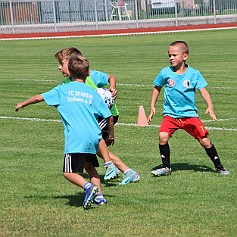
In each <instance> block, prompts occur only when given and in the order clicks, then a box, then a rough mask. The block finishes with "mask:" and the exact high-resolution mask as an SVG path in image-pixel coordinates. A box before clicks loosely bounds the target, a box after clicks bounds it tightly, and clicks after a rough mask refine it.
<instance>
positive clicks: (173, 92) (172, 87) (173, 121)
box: [148, 41, 230, 176]
mask: <svg viewBox="0 0 237 237" xmlns="http://www.w3.org/2000/svg"><path fill="white" fill-rule="evenodd" d="M188 54H189V49H188V45H187V44H186V42H184V41H175V42H173V43H171V44H170V46H169V48H168V55H169V60H170V64H171V66H170V67H166V68H163V69H162V70H161V71H160V73H159V74H158V76H157V77H156V78H155V80H154V84H155V87H154V89H153V91H152V98H151V104H150V114H149V116H148V122H150V121H151V120H152V117H153V115H154V114H155V112H156V110H155V104H156V101H157V99H158V96H159V94H160V91H161V88H162V87H163V86H164V87H165V89H164V106H163V114H164V118H163V121H162V123H161V126H160V131H159V149H160V155H161V159H162V165H159V166H156V167H154V168H153V169H152V171H151V173H152V174H153V175H156V176H162V175H170V174H171V168H170V147H169V144H168V141H169V139H170V138H171V137H172V135H173V134H174V132H175V131H177V130H178V129H183V130H185V131H186V132H187V133H189V134H190V135H191V136H193V137H194V138H195V139H197V140H198V141H199V143H200V144H201V146H202V147H203V148H204V149H205V151H206V153H207V155H208V156H209V157H210V159H211V161H212V162H213V164H214V166H215V169H216V171H217V172H218V173H219V174H221V175H228V174H229V173H230V172H229V171H228V170H226V169H225V168H224V167H223V165H222V164H221V161H220V158H219V156H218V154H217V151H216V148H215V146H214V145H213V144H212V143H211V141H210V139H209V137H208V132H207V130H206V128H205V127H204V125H203V123H202V122H201V120H200V119H199V116H198V114H197V108H196V106H195V90H196V89H198V90H199V91H200V93H201V96H202V98H203V99H204V101H205V102H206V104H207V109H206V114H208V113H209V114H210V117H211V118H212V119H214V120H216V115H215V113H214V109H213V104H212V100H211V97H210V95H209V93H208V91H207V89H206V87H207V82H206V81H205V79H204V78H203V76H202V74H201V73H200V72H199V71H198V70H196V69H194V68H192V67H190V66H189V65H187V64H186V60H187V59H188Z"/></svg>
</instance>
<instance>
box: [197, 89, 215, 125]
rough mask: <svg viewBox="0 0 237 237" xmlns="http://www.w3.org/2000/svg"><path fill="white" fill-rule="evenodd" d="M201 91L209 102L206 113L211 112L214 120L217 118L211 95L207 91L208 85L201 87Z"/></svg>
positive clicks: (207, 102)
mask: <svg viewBox="0 0 237 237" xmlns="http://www.w3.org/2000/svg"><path fill="white" fill-rule="evenodd" d="M200 93H201V95H202V98H203V99H204V100H205V102H206V104H207V109H206V112H205V114H210V117H211V118H212V119H213V120H216V115H215V112H214V108H213V104H212V100H211V96H210V94H209V92H208V91H207V89H206V87H204V88H202V89H200Z"/></svg>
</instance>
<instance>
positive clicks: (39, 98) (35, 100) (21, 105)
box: [15, 94, 44, 112]
mask: <svg viewBox="0 0 237 237" xmlns="http://www.w3.org/2000/svg"><path fill="white" fill-rule="evenodd" d="M43 100H44V99H43V97H42V96H41V95H40V94H37V95H34V96H32V97H30V98H29V99H27V100H25V101H23V102H20V103H18V104H17V105H16V107H15V111H16V112H17V111H19V109H21V108H24V107H26V106H27V105H30V104H36V103H39V102H41V101H43Z"/></svg>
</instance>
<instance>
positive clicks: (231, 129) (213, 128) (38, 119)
mask: <svg viewBox="0 0 237 237" xmlns="http://www.w3.org/2000/svg"><path fill="white" fill-rule="evenodd" d="M0 119H14V120H25V121H35V122H57V123H60V122H61V120H59V119H40V118H21V117H11V116H0ZM236 119H237V118H230V119H218V120H217V121H214V120H202V122H205V123H209V122H218V121H230V120H236ZM116 126H128V127H137V124H135V123H116ZM148 127H157V128H159V127H160V125H156V124H150V125H148ZM206 128H207V129H208V130H218V131H237V128H219V127H206Z"/></svg>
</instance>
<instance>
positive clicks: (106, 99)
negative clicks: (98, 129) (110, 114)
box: [96, 88, 114, 109]
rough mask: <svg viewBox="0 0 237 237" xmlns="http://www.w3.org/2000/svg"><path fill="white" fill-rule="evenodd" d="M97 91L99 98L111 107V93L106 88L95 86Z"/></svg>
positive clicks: (112, 103)
mask: <svg viewBox="0 0 237 237" xmlns="http://www.w3.org/2000/svg"><path fill="white" fill-rule="evenodd" d="M96 91H97V93H98V94H99V95H100V96H101V98H102V99H103V100H104V102H105V104H106V105H107V106H108V108H109V109H111V108H112V106H113V105H114V98H113V96H112V93H111V91H110V90H109V89H107V88H97V89H96Z"/></svg>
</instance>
